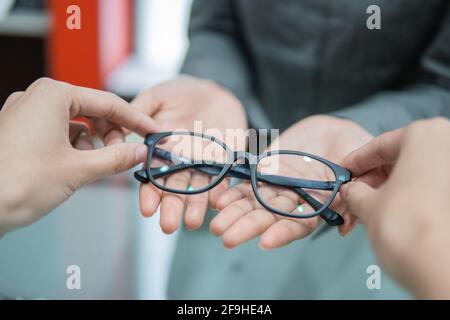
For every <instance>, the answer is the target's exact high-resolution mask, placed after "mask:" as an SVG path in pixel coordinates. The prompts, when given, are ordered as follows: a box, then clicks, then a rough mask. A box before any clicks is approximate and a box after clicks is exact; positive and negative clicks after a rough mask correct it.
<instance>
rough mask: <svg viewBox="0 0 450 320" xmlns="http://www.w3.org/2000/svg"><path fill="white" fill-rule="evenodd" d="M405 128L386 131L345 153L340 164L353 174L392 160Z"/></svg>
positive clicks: (396, 153)
mask: <svg viewBox="0 0 450 320" xmlns="http://www.w3.org/2000/svg"><path fill="white" fill-rule="evenodd" d="M404 132H405V130H404V129H399V130H396V131H391V132H387V133H385V134H383V135H381V136H379V137H378V138H376V139H374V140H372V141H371V142H369V143H367V144H366V145H364V146H362V147H361V148H360V149H357V150H355V151H353V152H352V153H350V154H349V155H347V156H346V157H345V158H344V159H343V160H342V161H341V162H340V164H341V165H342V166H343V167H345V168H347V169H349V170H350V171H351V172H352V173H353V174H354V175H355V176H360V175H362V174H364V173H366V172H368V171H370V170H372V169H375V168H377V167H380V166H383V165H386V164H390V163H392V162H394V161H395V160H396V159H397V158H398V155H399V152H400V146H401V141H402V138H403V135H404Z"/></svg>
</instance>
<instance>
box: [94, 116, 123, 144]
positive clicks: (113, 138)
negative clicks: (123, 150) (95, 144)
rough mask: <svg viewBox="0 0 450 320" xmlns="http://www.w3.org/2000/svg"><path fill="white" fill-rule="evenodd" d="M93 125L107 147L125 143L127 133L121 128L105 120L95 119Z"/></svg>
mask: <svg viewBox="0 0 450 320" xmlns="http://www.w3.org/2000/svg"><path fill="white" fill-rule="evenodd" d="M93 123H94V128H95V131H96V133H97V135H98V136H99V137H100V139H101V140H102V141H103V143H104V145H105V146H109V145H113V144H118V143H123V142H125V133H124V132H123V130H122V128H121V127H120V126H118V125H116V124H114V123H112V122H110V121H108V120H106V119H103V118H99V119H95V120H94V121H93Z"/></svg>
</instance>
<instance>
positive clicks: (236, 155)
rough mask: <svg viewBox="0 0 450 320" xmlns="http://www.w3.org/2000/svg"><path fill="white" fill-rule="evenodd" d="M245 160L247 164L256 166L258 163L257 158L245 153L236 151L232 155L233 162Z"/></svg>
mask: <svg viewBox="0 0 450 320" xmlns="http://www.w3.org/2000/svg"><path fill="white" fill-rule="evenodd" d="M241 159H245V162H246V163H248V164H256V163H257V162H258V156H257V155H254V154H253V153H250V152H246V151H237V152H234V153H233V162H236V161H238V160H241Z"/></svg>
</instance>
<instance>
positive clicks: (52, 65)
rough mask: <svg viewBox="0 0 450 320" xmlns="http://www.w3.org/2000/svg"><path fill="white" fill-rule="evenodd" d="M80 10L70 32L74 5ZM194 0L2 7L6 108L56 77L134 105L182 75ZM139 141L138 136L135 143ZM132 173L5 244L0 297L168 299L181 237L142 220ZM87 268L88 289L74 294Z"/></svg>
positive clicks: (20, 1)
mask: <svg viewBox="0 0 450 320" xmlns="http://www.w3.org/2000/svg"><path fill="white" fill-rule="evenodd" d="M73 4H76V5H78V6H79V7H80V9H81V30H69V29H68V28H67V27H66V20H67V18H68V17H69V14H68V13H67V8H68V7H69V6H70V5H73ZM190 6H191V0H15V1H14V0H0V48H1V49H2V50H1V52H0V70H1V71H2V75H3V76H2V77H0V102H1V103H0V105H3V103H4V101H5V100H6V98H7V97H8V96H9V95H10V94H11V93H12V92H14V91H19V90H24V89H26V88H27V87H28V86H29V85H30V84H31V83H32V82H33V81H34V80H36V79H37V78H39V77H42V76H49V77H52V78H56V79H58V80H63V81H68V82H71V83H74V84H77V85H82V86H87V87H93V88H98V89H103V90H108V91H112V92H115V93H117V94H119V95H120V96H122V97H124V98H125V99H128V100H130V99H132V98H133V97H135V96H136V95H137V94H138V93H139V92H140V91H141V90H143V89H145V88H147V87H149V86H152V85H154V84H156V83H159V82H161V81H164V80H167V79H170V78H172V77H174V76H175V75H176V74H177V72H178V70H179V68H180V66H181V63H182V61H183V58H184V55H185V52H186V49H187V47H188V40H187V25H188V19H189V12H190ZM130 139H132V140H133V139H134V140H137V141H139V139H140V138H139V137H131V138H130ZM138 188H139V186H138V183H137V182H135V181H134V180H133V179H132V173H131V172H129V173H127V174H124V175H121V176H118V177H114V178H110V179H107V180H105V181H101V182H99V183H97V184H94V185H91V186H89V187H87V188H85V189H83V190H81V191H80V192H79V193H78V194H76V195H75V196H74V197H73V198H71V199H70V200H69V201H68V202H67V203H65V204H64V205H63V206H62V207H60V208H58V209H57V210H56V211H55V212H53V213H52V214H51V215H49V217H48V218H46V219H44V220H42V221H40V222H39V223H37V224H35V225H33V226H31V227H28V228H26V229H23V230H19V231H17V232H15V233H13V234H10V235H8V236H6V237H5V238H4V239H2V240H1V241H0V298H12V299H16V298H44V299H48V298H49V299H52V298H61V299H71V298H76V299H126V298H131V299H140V298H146V299H164V298H166V293H165V283H166V279H167V276H168V274H169V266H170V258H171V252H172V251H173V247H174V243H175V237H176V235H173V236H165V235H163V234H162V232H161V231H160V229H159V221H158V219H150V220H144V219H143V218H141V217H140V214H139V202H138ZM70 265H78V266H80V268H81V277H82V290H79V291H78V290H75V291H70V290H67V288H66V279H67V277H68V275H67V274H66V269H67V267H68V266H70Z"/></svg>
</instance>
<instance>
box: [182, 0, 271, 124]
mask: <svg viewBox="0 0 450 320" xmlns="http://www.w3.org/2000/svg"><path fill="white" fill-rule="evenodd" d="M240 39H241V34H240V28H239V21H238V17H237V14H236V10H235V3H234V1H233V0H213V1H211V0H194V2H193V6H192V13H191V21H190V25H189V40H190V47H189V50H188V53H187V56H186V59H185V62H184V65H183V68H182V70H181V72H182V73H184V74H190V75H193V76H196V77H199V78H204V79H209V80H213V81H215V82H217V83H219V84H220V85H222V86H224V87H225V88H227V89H228V90H230V91H231V92H232V93H233V94H234V95H235V96H236V97H237V98H238V99H239V100H240V101H241V103H242V104H243V105H244V107H245V109H246V111H247V113H248V114H251V115H252V119H251V120H252V125H254V126H255V127H264V126H267V125H269V124H265V123H264V122H265V121H266V119H264V116H263V113H262V112H260V110H261V109H260V105H259V102H258V101H257V99H256V97H255V95H254V94H253V87H252V83H253V81H252V78H251V74H252V72H251V70H250V64H249V63H248V62H247V57H246V53H245V49H244V48H243V47H242V41H241V40H240ZM249 119H250V118H249Z"/></svg>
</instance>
